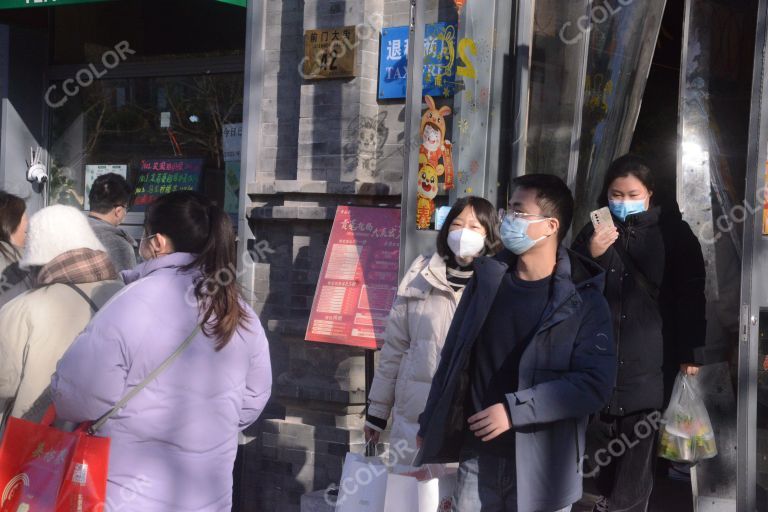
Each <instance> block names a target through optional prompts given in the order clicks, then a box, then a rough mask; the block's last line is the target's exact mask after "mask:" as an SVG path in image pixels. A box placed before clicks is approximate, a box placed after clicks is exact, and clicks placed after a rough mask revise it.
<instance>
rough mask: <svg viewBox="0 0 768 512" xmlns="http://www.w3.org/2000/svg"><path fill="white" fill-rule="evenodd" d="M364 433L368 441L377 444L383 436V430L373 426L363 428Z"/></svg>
mask: <svg viewBox="0 0 768 512" xmlns="http://www.w3.org/2000/svg"><path fill="white" fill-rule="evenodd" d="M363 433H365V442H366V443H373V444H377V443H378V442H379V438H380V437H381V432H379V431H378V430H376V429H375V428H371V427H365V428H363Z"/></svg>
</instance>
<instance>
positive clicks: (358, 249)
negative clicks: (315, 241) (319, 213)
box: [306, 206, 400, 349]
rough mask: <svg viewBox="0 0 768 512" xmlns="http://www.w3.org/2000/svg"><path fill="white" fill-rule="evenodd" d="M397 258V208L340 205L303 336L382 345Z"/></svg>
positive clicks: (398, 253)
mask: <svg viewBox="0 0 768 512" xmlns="http://www.w3.org/2000/svg"><path fill="white" fill-rule="evenodd" d="M399 258H400V210H399V209H397V208H365V207H357V206H339V207H338V208H337V209H336V217H335V218H334V221H333V228H332V229H331V236H330V239H329V240H328V246H327V247H326V249H325V258H324V259H323V269H322V271H321V272H320V280H319V281H318V283H317V290H316V291H315V299H314V301H313V302H312V312H311V313H310V316H309V324H308V325H307V335H306V340H307V341H319V342H322V343H338V344H340V345H351V346H355V347H361V348H368V349H375V348H376V342H377V341H378V342H380V343H383V341H384V340H383V335H384V328H385V326H386V320H387V316H388V315H389V310H390V309H392V303H393V301H394V299H395V294H396V292H397V285H398V281H397V278H398V262H399Z"/></svg>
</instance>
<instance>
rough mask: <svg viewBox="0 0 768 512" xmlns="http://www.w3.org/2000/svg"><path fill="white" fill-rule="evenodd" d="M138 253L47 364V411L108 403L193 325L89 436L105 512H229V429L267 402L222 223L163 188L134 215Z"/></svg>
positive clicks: (81, 412)
mask: <svg viewBox="0 0 768 512" xmlns="http://www.w3.org/2000/svg"><path fill="white" fill-rule="evenodd" d="M140 252H141V256H142V257H143V258H144V259H145V260H146V261H145V263H143V264H141V265H139V266H138V267H136V268H135V269H133V270H129V271H125V272H123V278H124V279H125V281H126V283H127V284H128V286H127V287H126V288H125V289H124V290H122V291H121V292H120V293H119V294H117V295H116V296H115V297H114V298H113V299H112V300H111V301H110V302H109V303H107V304H106V305H105V307H104V308H103V309H102V310H101V311H100V312H99V313H98V314H97V315H96V316H95V318H94V319H93V321H92V322H91V323H90V324H89V325H88V327H87V328H86V330H85V331H84V332H83V333H82V334H81V335H80V336H79V337H78V338H77V339H76V340H75V342H74V343H73V345H72V346H71V347H70V349H69V350H68V351H67V353H66V354H65V355H64V356H63V357H62V359H61V360H60V361H59V364H58V367H57V370H56V374H55V375H54V376H53V379H52V382H51V389H52V394H53V399H54V403H55V405H56V409H57V413H58V416H59V417H60V418H61V419H64V420H68V421H74V422H83V421H91V420H95V419H96V418H99V417H100V416H102V415H103V414H104V413H105V412H107V411H108V410H109V409H111V408H112V406H113V405H114V404H115V403H117V402H118V401H119V400H120V399H121V398H122V397H123V396H124V395H125V394H126V393H127V392H128V391H130V390H131V388H133V387H135V386H136V385H138V384H139V383H140V382H141V381H142V380H144V378H145V377H146V376H147V375H148V374H150V373H151V372H152V371H153V370H155V369H156V368H157V367H159V366H160V365H161V363H163V361H164V360H165V359H166V358H167V357H168V356H169V355H171V354H172V353H173V352H174V351H175V350H176V349H177V348H178V347H179V346H180V345H181V344H182V342H183V341H184V339H185V338H187V337H188V336H189V335H190V334H191V333H192V332H193V331H194V330H195V328H196V326H197V325H198V324H201V323H202V325H203V329H202V332H200V333H198V334H197V335H196V336H195V337H194V339H193V341H192V343H191V344H190V345H189V346H188V347H187V348H186V349H185V350H184V351H183V352H182V353H181V355H180V356H179V357H178V358H177V359H176V360H174V361H173V363H172V364H171V365H170V366H169V367H168V368H167V369H166V370H165V371H164V372H163V373H161V374H160V375H159V376H158V377H157V378H156V379H155V380H153V381H152V382H150V383H149V384H148V385H147V387H146V388H144V389H142V390H141V391H140V392H139V393H138V394H137V395H136V397H135V398H134V399H133V400H131V401H130V402H129V403H128V404H127V405H126V407H125V408H123V409H122V410H120V411H119V412H118V413H117V414H116V415H115V416H113V417H112V418H111V419H109V420H108V421H107V423H106V424H105V425H104V427H103V428H102V429H101V430H100V431H99V435H103V436H107V437H110V438H111V439H112V442H111V452H110V461H109V481H108V487H107V503H106V510H108V511H109V510H119V511H120V512H130V511H142V512H154V511H157V512H161V511H162V512H174V511H179V512H181V511H185V512H186V511H190V512H191V511H206V512H208V511H222V512H223V511H229V510H230V509H231V506H232V467H233V464H234V461H235V454H236V452H237V438H238V432H240V431H241V430H242V429H244V428H246V427H247V426H248V425H250V424H251V423H253V422H254V421H255V420H256V419H257V418H258V417H259V414H260V413H261V411H262V410H263V409H264V406H265V404H266V402H267V400H268V399H269V395H270V390H271V385H272V374H271V369H270V360H269V347H268V344H267V339H266V337H265V335H264V330H263V328H262V326H261V323H260V322H259V319H258V317H257V316H256V313H255V312H254V311H253V310H252V309H251V308H250V307H249V306H248V305H247V304H246V303H245V302H244V301H243V299H242V298H241V296H240V294H239V292H238V288H237V284H236V282H235V279H234V276H232V275H227V273H228V272H230V273H231V271H232V269H234V268H236V265H235V255H234V253H235V239H234V234H233V230H232V224H231V222H230V221H229V218H228V217H227V215H226V214H224V213H223V212H222V211H221V209H220V208H219V207H218V206H215V205H213V204H212V203H211V202H210V201H209V200H208V199H206V198H205V197H203V196H201V195H199V194H195V193H190V192H175V193H172V194H168V195H166V196H163V197H161V198H160V199H158V200H157V202H155V203H154V204H152V205H151V206H150V207H149V208H148V210H147V213H146V222H145V236H144V238H143V239H142V243H141V247H140Z"/></svg>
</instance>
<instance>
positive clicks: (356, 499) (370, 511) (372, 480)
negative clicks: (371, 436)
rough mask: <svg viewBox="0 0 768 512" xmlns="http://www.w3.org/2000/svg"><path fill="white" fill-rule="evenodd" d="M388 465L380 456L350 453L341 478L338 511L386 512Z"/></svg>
mask: <svg viewBox="0 0 768 512" xmlns="http://www.w3.org/2000/svg"><path fill="white" fill-rule="evenodd" d="M386 492H387V466H385V465H384V462H382V460H381V459H380V458H379V457H364V456H362V455H359V454H356V453H347V456H346V458H345V459H344V468H343V469H342V471H341V482H339V497H338V498H337V499H336V512H383V511H384V495H385V494H386Z"/></svg>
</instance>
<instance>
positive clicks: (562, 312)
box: [475, 245, 605, 329]
mask: <svg viewBox="0 0 768 512" xmlns="http://www.w3.org/2000/svg"><path fill="white" fill-rule="evenodd" d="M475 262H476V264H475V275H476V277H477V288H478V290H483V292H482V293H480V294H477V295H476V299H477V300H478V301H480V303H479V304H478V308H479V310H480V311H485V312H487V311H489V310H490V308H491V305H492V303H493V300H494V298H495V297H496V292H497V291H498V288H499V285H500V284H501V280H502V278H503V277H504V274H505V273H506V272H507V271H508V270H509V269H510V268H514V266H515V265H516V264H517V256H516V255H514V254H513V253H512V252H510V251H508V250H506V249H505V250H503V251H502V252H501V253H499V254H498V255H496V256H495V257H493V258H478V259H477V260H475ZM604 279H605V273H604V271H603V269H602V268H600V267H599V266H598V265H597V264H596V263H594V262H592V261H590V260H589V259H587V258H585V257H583V256H581V255H579V254H577V253H575V252H573V251H570V250H568V249H566V248H565V247H563V246H562V245H561V246H560V247H559V248H558V251H557V263H556V265H555V273H554V275H553V283H552V296H551V297H550V300H549V303H548V304H547V307H546V309H545V310H544V314H543V316H542V323H541V327H540V329H546V328H548V327H550V326H552V325H554V324H556V323H558V322H560V321H562V320H563V319H565V318H566V317H568V316H569V315H570V314H571V313H572V312H573V310H575V309H576V308H577V307H578V306H579V305H581V302H582V301H581V297H580V296H579V294H578V293H577V292H578V291H581V290H583V289H585V288H589V287H592V286H594V287H595V288H596V289H597V290H602V289H603V284H604ZM483 318H484V316H483Z"/></svg>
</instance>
